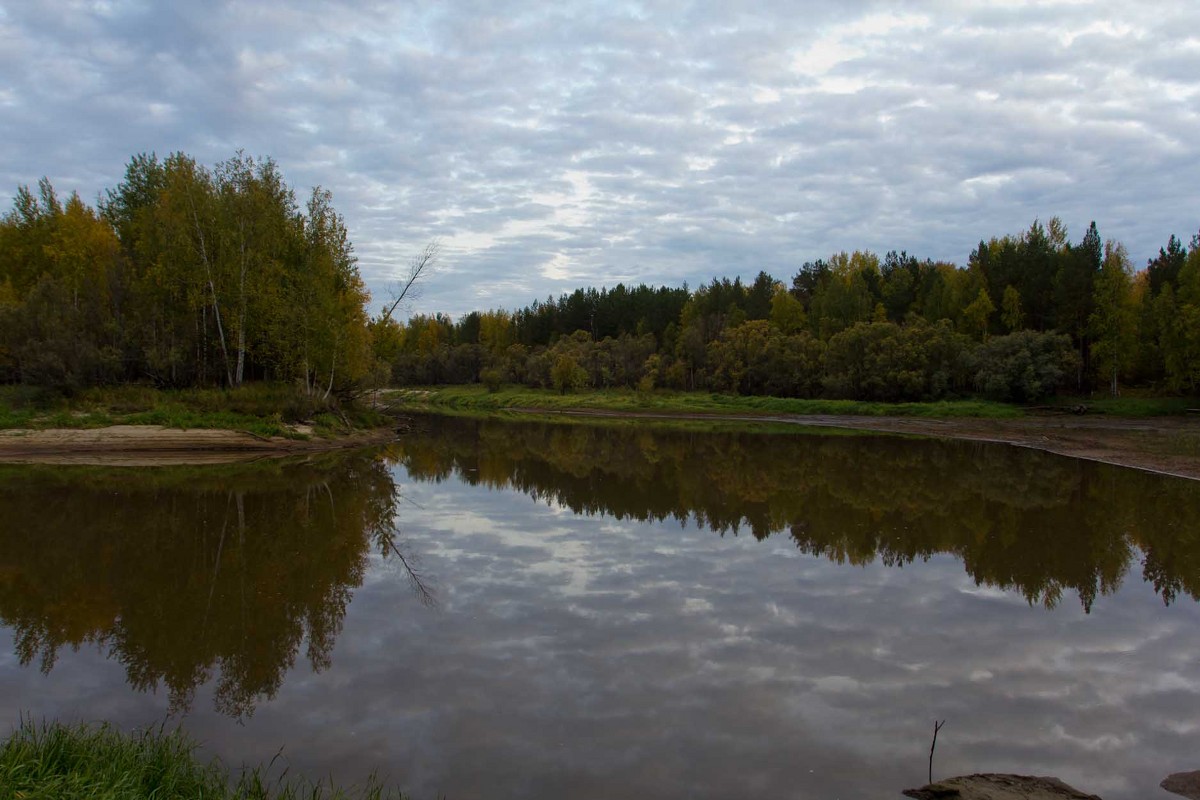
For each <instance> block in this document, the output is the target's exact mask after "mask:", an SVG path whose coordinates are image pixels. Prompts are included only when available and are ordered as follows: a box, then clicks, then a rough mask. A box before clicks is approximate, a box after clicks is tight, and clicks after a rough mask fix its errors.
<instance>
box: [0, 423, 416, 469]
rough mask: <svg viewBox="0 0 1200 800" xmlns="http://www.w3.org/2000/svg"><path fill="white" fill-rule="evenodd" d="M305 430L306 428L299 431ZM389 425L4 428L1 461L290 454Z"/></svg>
mask: <svg viewBox="0 0 1200 800" xmlns="http://www.w3.org/2000/svg"><path fill="white" fill-rule="evenodd" d="M298 432H301V433H304V432H306V431H298ZM393 438H395V434H394V433H393V432H392V431H390V430H387V429H379V430H373V431H363V432H360V433H354V434H348V435H344V436H338V437H335V438H330V439H322V438H308V439H289V438H285V437H282V436H271V437H266V436H257V435H255V434H252V433H246V432H244V431H229V430H211V429H200V428H196V429H190V430H181V429H178V428H163V427H160V426H157V425H112V426H109V427H106V428H87V429H73V428H52V429H47V430H3V431H0V463H9V464H33V463H43V464H109V465H114V466H155V465H161V464H219V463H228V462H232V461H245V460H252V459H256V458H269V457H278V456H284V455H289V454H292V453H303V452H315V451H323V450H334V449H340V448H344V447H361V446H364V445H369V444H378V443H382V442H387V441H390V440H391V439H393Z"/></svg>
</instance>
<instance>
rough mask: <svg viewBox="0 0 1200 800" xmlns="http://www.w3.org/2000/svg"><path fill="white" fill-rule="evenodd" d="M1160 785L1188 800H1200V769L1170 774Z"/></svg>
mask: <svg viewBox="0 0 1200 800" xmlns="http://www.w3.org/2000/svg"><path fill="white" fill-rule="evenodd" d="M1159 786H1161V787H1162V788H1164V789H1166V790H1167V791H1168V792H1172V793H1174V794H1177V795H1179V796H1180V797H1186V798H1188V800H1200V770H1197V771H1195V772H1176V773H1174V774H1171V775H1168V776H1167V777H1166V778H1165V779H1164V780H1163V782H1162V783H1160V784H1159Z"/></svg>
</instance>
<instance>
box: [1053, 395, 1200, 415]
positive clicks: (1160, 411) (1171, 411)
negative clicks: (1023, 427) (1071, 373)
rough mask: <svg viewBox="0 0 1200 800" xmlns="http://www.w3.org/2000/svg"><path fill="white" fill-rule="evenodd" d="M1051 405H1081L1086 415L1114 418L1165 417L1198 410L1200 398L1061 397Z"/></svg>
mask: <svg viewBox="0 0 1200 800" xmlns="http://www.w3.org/2000/svg"><path fill="white" fill-rule="evenodd" d="M1053 405H1054V406H1055V407H1059V406H1061V407H1063V408H1064V409H1069V408H1072V407H1075V406H1081V405H1082V406H1087V413H1088V414H1109V415H1111V416H1114V417H1166V416H1177V415H1182V414H1187V413H1188V409H1192V408H1200V398H1196V397H1153V396H1145V397H1143V396H1138V395H1128V396H1125V397H1063V398H1059V399H1057V400H1055V402H1054V403H1053Z"/></svg>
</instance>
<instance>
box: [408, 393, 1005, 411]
mask: <svg viewBox="0 0 1200 800" xmlns="http://www.w3.org/2000/svg"><path fill="white" fill-rule="evenodd" d="M389 399H390V400H391V401H392V402H393V404H394V405H399V406H401V407H404V408H410V409H423V410H429V411H439V410H450V411H468V412H484V413H487V412H496V411H503V410H506V409H514V408H536V409H541V410H546V411H566V410H591V411H617V412H642V413H647V412H648V413H662V414H745V415H751V416H770V415H772V414H861V415H864V416H907V417H937V418H945V417H989V418H1003V417H1019V416H1021V415H1022V414H1023V413H1024V412H1023V411H1022V409H1021V408H1020V407H1019V406H1014V405H1009V404H1006V403H993V402H989V401H985V400H951V401H940V402H936V403H873V402H863V401H857V400H801V399H795V398H784V397H741V396H736V395H723V394H712V393H709V392H667V391H655V392H635V391H630V390H621V389H609V390H603V391H592V392H576V393H570V394H565V395H564V394H559V393H558V392H554V391H550V390H544V389H543V390H538V389H524V388H505V389H501V390H500V391H498V392H488V391H487V390H486V389H485V388H484V387H482V386H442V387H436V388H428V389H420V390H400V391H397V392H394V393H393V394H391V395H390V396H389Z"/></svg>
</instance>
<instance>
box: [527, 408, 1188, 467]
mask: <svg viewBox="0 0 1200 800" xmlns="http://www.w3.org/2000/svg"><path fill="white" fill-rule="evenodd" d="M511 410H513V411H520V412H524V413H536V414H547V415H554V414H564V415H569V416H587V417H620V418H630V419H637V418H645V419H655V418H658V419H707V420H732V421H744V422H780V423H786V424H790V425H810V426H813V427H825V428H850V429H853V430H861V431H878V432H880V433H900V434H910V435H916V436H937V437H943V438H949V439H971V440H975V441H982V442H1002V443H1005V444H1011V445H1017V446H1018V447H1032V448H1034V449H1037V450H1045V451H1046V452H1049V453H1058V454H1059V455H1064V456H1071V457H1073V458H1085V459H1089V460H1091V461H1102V462H1104V463H1107V464H1117V465H1119V466H1123V467H1133V468H1134V469H1141V470H1146V471H1148V472H1157V473H1161V474H1164V475H1174V476H1177V477H1181V478H1190V479H1192V480H1200V418H1191V417H1150V418H1144V419H1126V418H1119V417H1100V416H1093V417H1087V416H1074V415H1059V416H1028V417H1020V418H1018V419H977V418H971V417H959V418H952V419H930V418H923V417H863V416H849V415H845V416H843V415H834V414H811V415H809V414H774V415H766V416H762V415H753V414H686V413H685V414H670V413H662V414H660V413H639V412H622V411H588V410H582V411H547V410H544V409H536V408H522V409H511Z"/></svg>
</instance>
